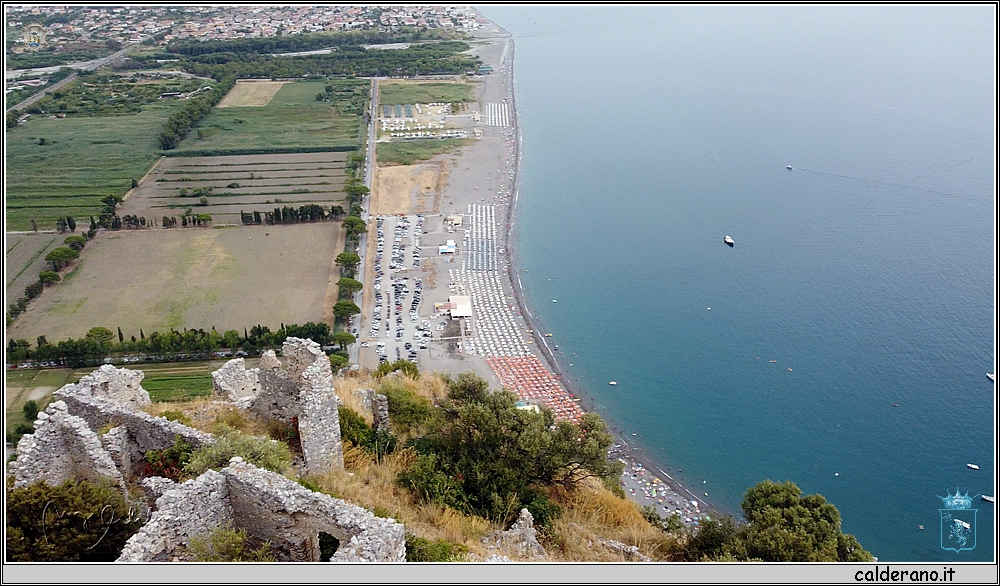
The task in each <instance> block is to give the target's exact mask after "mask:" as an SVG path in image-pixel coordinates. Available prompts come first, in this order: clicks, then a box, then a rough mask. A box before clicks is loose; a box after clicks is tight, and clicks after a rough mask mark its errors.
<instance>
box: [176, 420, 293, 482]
mask: <svg viewBox="0 0 1000 586" xmlns="http://www.w3.org/2000/svg"><path fill="white" fill-rule="evenodd" d="M215 435H216V441H215V443H212V444H206V445H204V446H202V447H200V448H198V449H197V450H195V451H194V452H192V453H191V457H190V459H189V460H188V462H187V465H185V466H184V472H186V473H188V474H192V475H194V476H197V475H199V474H201V473H202V472H205V471H206V470H209V469H213V470H218V469H220V468H225V467H226V466H228V465H229V460H230V459H232V458H233V457H234V456H239V457H241V458H243V460H244V461H245V462H248V463H250V464H253V465H254V466H258V467H260V468H266V469H267V470H270V471H272V472H277V473H278V474H282V473H284V471H285V470H287V469H288V467H289V466H290V465H291V463H292V454H291V452H290V451H289V450H288V446H286V445H285V444H283V443H281V442H279V441H276V440H271V439H266V438H259V437H254V436H252V435H244V434H242V433H240V432H238V431H236V430H234V429H232V428H229V427H225V426H219V428H218V429H217V430H216V434H215Z"/></svg>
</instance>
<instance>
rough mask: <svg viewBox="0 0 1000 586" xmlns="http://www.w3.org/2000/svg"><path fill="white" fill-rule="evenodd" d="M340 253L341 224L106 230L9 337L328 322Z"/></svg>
mask: <svg viewBox="0 0 1000 586" xmlns="http://www.w3.org/2000/svg"><path fill="white" fill-rule="evenodd" d="M343 249H344V242H343V229H342V228H341V226H340V224H339V222H319V223H314V224H296V225H286V226H246V227H241V228H239V229H236V228H230V229H220V228H176V229H169V230H164V229H160V230H137V231H130V230H123V231H120V232H113V233H109V232H102V233H101V234H100V235H99V236H98V237H97V238H96V239H95V240H94V241H92V242H91V243H90V244H88V246H87V249H86V250H85V251H84V253H83V257H82V258H81V261H80V264H79V265H78V268H77V269H74V270H73V271H71V273H70V274H69V275H68V276H66V277H65V278H64V281H63V282H62V283H60V284H58V285H57V286H55V287H52V288H49V289H47V290H46V291H45V292H43V293H42V295H41V296H40V297H38V298H37V299H35V300H34V301H32V302H31V304H30V305H29V306H28V310H27V311H26V312H25V313H24V314H22V315H21V316H20V317H19V318H18V319H17V320H16V321H15V322H14V324H13V325H12V326H11V327H10V328H9V329H8V331H7V335H8V337H9V338H24V339H27V340H32V341H33V340H35V338H36V337H37V336H41V335H44V336H46V337H47V338H48V340H49V341H50V342H56V341H58V340H63V339H66V338H69V337H73V338H79V337H82V336H83V335H84V334H86V333H87V330H89V329H90V328H92V327H95V326H103V327H106V328H109V329H111V330H112V331H114V330H115V328H118V327H120V328H121V329H122V332H123V333H124V335H125V336H133V335H134V336H136V337H138V335H139V330H140V328H141V329H142V330H143V331H144V332H145V334H146V335H147V336H148V335H149V334H150V333H151V332H153V331H163V330H167V329H169V328H174V329H178V330H179V329H181V328H185V327H186V328H202V329H205V330H208V329H210V328H212V327H213V326H214V327H215V328H216V330H218V331H219V332H222V331H225V330H228V329H235V330H238V331H242V330H243V328H244V327H250V326H253V325H256V324H262V325H267V326H268V327H270V328H272V329H274V328H277V327H279V325H280V324H281V323H286V324H288V323H305V322H308V321H314V322H319V321H326V322H327V323H331V324H332V307H326V306H327V305H328V304H327V303H326V299H327V297H328V289H330V288H335V283H336V276H337V274H338V273H337V272H336V271H335V269H336V267H335V266H334V265H333V259H334V258H335V257H336V255H337V254H339V253H340V252H342V251H343ZM334 295H335V294H334ZM334 298H335V297H334Z"/></svg>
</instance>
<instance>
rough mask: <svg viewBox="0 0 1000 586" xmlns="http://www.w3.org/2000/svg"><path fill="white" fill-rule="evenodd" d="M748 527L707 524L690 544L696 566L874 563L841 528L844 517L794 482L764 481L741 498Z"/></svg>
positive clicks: (726, 521) (689, 556)
mask: <svg viewBox="0 0 1000 586" xmlns="http://www.w3.org/2000/svg"><path fill="white" fill-rule="evenodd" d="M743 514H744V516H745V517H746V519H747V524H745V525H737V524H736V522H735V521H734V520H733V518H732V517H723V518H722V519H704V520H703V521H702V523H701V524H700V526H699V529H698V532H697V533H695V534H694V535H692V536H691V538H690V539H689V540H688V544H687V548H686V552H685V555H686V557H687V559H689V560H692V561H765V562H837V561H841V562H870V561H873V560H874V558H873V557H872V555H871V554H870V553H868V552H867V551H865V550H864V549H863V548H862V547H861V544H860V543H858V540H857V539H855V538H854V536H853V535H849V534H845V533H843V532H842V531H841V529H840V512H839V511H837V508H836V507H835V506H833V505H832V504H830V503H828V502H826V499H825V498H823V497H822V496H821V495H818V494H812V495H806V496H802V492H801V491H800V490H799V488H798V487H797V486H795V485H794V484H792V483H791V482H787V481H786V482H784V483H777V482H773V481H771V480H765V481H763V482H760V483H758V484H756V485H754V486H752V487H750V488H749V489H748V490H747V492H746V494H745V495H744V498H743Z"/></svg>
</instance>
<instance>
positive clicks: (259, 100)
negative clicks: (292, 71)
mask: <svg viewBox="0 0 1000 586" xmlns="http://www.w3.org/2000/svg"><path fill="white" fill-rule="evenodd" d="M286 83H288V82H286V81H238V82H236V85H234V86H233V89H231V90H229V93H228V94H226V96H225V97H224V98H222V101H220V102H219V103H218V105H216V107H217V108H229V107H233V108H261V107H264V106H266V105H267V104H268V102H270V101H271V98H273V97H274V94H276V93H278V90H280V89H281V86H282V85H284V84H286Z"/></svg>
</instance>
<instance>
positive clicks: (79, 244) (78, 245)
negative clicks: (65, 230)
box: [63, 236, 87, 252]
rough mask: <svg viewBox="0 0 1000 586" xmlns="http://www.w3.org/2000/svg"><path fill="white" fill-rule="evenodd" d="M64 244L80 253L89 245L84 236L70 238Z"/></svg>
mask: <svg viewBox="0 0 1000 586" xmlns="http://www.w3.org/2000/svg"><path fill="white" fill-rule="evenodd" d="M63 244H65V245H66V246H68V247H70V248H72V249H73V250H75V251H77V252H79V251H81V250H83V247H84V246H86V245H87V239H86V238H84V237H83V236H70V237H68V238H66V240H63Z"/></svg>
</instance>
